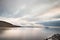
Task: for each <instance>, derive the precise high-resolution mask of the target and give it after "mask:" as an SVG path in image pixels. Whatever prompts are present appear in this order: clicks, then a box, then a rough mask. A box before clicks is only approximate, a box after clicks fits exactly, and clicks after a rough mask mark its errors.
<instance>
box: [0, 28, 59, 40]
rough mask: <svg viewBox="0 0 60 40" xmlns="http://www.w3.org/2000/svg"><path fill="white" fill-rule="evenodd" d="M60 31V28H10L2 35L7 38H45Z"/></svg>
mask: <svg viewBox="0 0 60 40" xmlns="http://www.w3.org/2000/svg"><path fill="white" fill-rule="evenodd" d="M56 33H60V28H10V29H9V30H5V31H4V33H3V34H2V35H1V36H0V37H1V38H5V39H21V40H37V39H39V40H44V39H45V38H48V37H50V36H52V35H53V34H56Z"/></svg>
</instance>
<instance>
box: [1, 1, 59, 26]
mask: <svg viewBox="0 0 60 40" xmlns="http://www.w3.org/2000/svg"><path fill="white" fill-rule="evenodd" d="M0 20H3V21H7V22H10V23H12V24H14V25H23V26H44V25H43V24H37V23H42V22H47V21H48V22H49V21H52V20H57V21H58V20H60V0H0ZM54 22H55V21H54Z"/></svg>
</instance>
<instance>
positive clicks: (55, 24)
mask: <svg viewBox="0 0 60 40" xmlns="http://www.w3.org/2000/svg"><path fill="white" fill-rule="evenodd" d="M41 24H43V25H45V26H60V21H59V20H56V21H48V22H43V23H41Z"/></svg>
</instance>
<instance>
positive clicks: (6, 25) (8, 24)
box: [0, 21, 20, 27]
mask: <svg viewBox="0 0 60 40" xmlns="http://www.w3.org/2000/svg"><path fill="white" fill-rule="evenodd" d="M0 27H20V26H16V25H13V24H11V23H8V22H5V21H0Z"/></svg>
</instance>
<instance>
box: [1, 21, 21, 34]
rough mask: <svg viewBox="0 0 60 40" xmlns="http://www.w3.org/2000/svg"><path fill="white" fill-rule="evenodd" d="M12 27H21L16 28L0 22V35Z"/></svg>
mask: <svg viewBox="0 0 60 40" xmlns="http://www.w3.org/2000/svg"><path fill="white" fill-rule="evenodd" d="M14 27H21V26H16V25H13V24H11V23H8V22H5V21H0V34H2V33H3V32H4V31H5V30H8V29H9V28H14Z"/></svg>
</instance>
